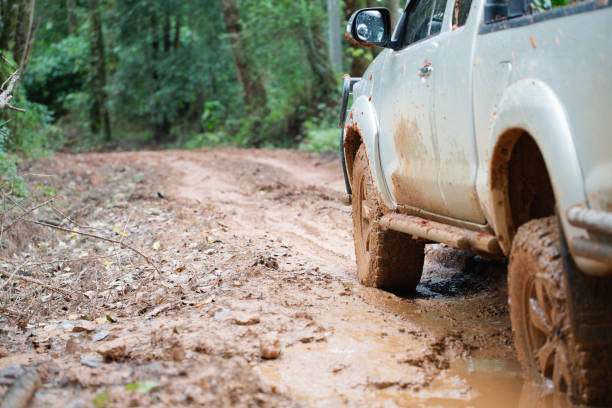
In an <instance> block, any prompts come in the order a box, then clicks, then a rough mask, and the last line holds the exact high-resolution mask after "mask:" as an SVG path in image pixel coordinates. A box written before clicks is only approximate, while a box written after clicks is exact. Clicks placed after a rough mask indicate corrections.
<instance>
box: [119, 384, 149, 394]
mask: <svg viewBox="0 0 612 408" xmlns="http://www.w3.org/2000/svg"><path fill="white" fill-rule="evenodd" d="M156 386H157V384H155V383H154V382H151V381H136V382H135V383H131V384H128V385H126V386H125V389H126V390H127V391H137V392H139V393H141V394H146V393H148V392H149V391H151V390H152V389H153V388H155V387H156Z"/></svg>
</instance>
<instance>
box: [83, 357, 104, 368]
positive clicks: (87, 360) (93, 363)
mask: <svg viewBox="0 0 612 408" xmlns="http://www.w3.org/2000/svg"><path fill="white" fill-rule="evenodd" d="M101 362H102V359H101V358H100V356H98V355H96V354H87V355H85V356H83V358H81V364H83V365H84V366H86V367H90V368H97V367H98V366H99V365H100V363H101Z"/></svg>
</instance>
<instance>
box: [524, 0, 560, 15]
mask: <svg viewBox="0 0 612 408" xmlns="http://www.w3.org/2000/svg"><path fill="white" fill-rule="evenodd" d="M532 4H533V6H534V7H535V8H536V9H537V10H538V11H540V12H542V11H546V10H550V9H552V8H555V7H562V6H567V5H568V4H569V2H568V0H533V3H532Z"/></svg>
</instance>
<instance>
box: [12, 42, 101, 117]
mask: <svg viewBox="0 0 612 408" xmlns="http://www.w3.org/2000/svg"><path fill="white" fill-rule="evenodd" d="M87 55H89V43H88V41H87V38H86V37H85V36H83V35H70V36H68V37H66V38H64V39H62V40H61V41H59V42H57V43H54V44H50V45H49V46H48V47H46V48H44V49H41V51H40V52H39V53H36V54H35V55H34V56H33V57H32V59H31V61H30V63H29V65H28V70H27V75H26V76H25V77H24V79H23V85H24V87H25V89H26V95H27V98H28V100H30V101H32V102H38V103H41V104H45V105H46V106H48V107H49V108H50V109H51V110H52V111H53V112H55V113H56V114H58V115H61V114H63V113H65V112H67V111H68V110H70V109H71V108H72V109H74V100H73V98H71V95H73V94H74V93H81V92H82V91H83V89H84V86H85V83H86V81H87V70H88V66H87ZM71 103H72V104H71ZM82 107H83V105H81V106H79V108H82Z"/></svg>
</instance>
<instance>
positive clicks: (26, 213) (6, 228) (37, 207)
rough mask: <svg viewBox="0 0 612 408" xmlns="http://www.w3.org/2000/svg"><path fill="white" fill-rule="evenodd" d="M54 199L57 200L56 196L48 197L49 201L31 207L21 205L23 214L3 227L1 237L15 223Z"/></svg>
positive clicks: (0, 232)
mask: <svg viewBox="0 0 612 408" xmlns="http://www.w3.org/2000/svg"><path fill="white" fill-rule="evenodd" d="M53 200H55V197H52V198H50V199H48V200H47V201H45V202H44V203H42V204H38V205H36V206H34V207H32V208H29V209H27V210H26V209H24V208H23V207H22V206H20V205H19V208H21V210H22V211H23V214H21V215H20V216H19V217H17V219H15V220H14V221H13V222H11V223H10V224H9V225H7V226H6V227H4V228H2V229H1V230H0V237H1V236H2V234H4V233H5V232H6V231H8V230H9V229H11V228H12V227H13V226H14V225H15V224H17V223H18V222H19V221H21V220H23V219H24V218H25V216H26V215H28V214H30V213H32V212H34V211H36V210H38V209H39V208H41V207H44V206H45V205H47V204H49V203H51V202H52V201H53Z"/></svg>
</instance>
